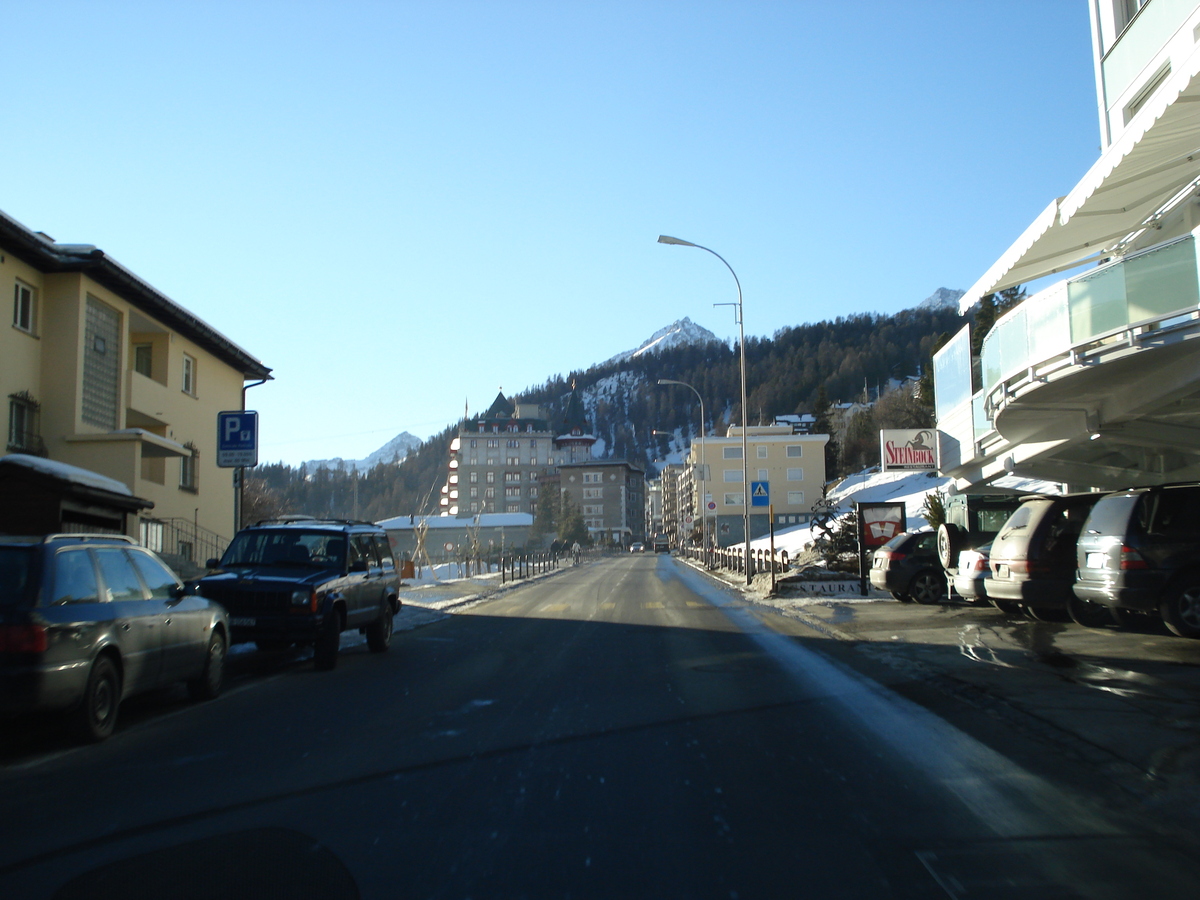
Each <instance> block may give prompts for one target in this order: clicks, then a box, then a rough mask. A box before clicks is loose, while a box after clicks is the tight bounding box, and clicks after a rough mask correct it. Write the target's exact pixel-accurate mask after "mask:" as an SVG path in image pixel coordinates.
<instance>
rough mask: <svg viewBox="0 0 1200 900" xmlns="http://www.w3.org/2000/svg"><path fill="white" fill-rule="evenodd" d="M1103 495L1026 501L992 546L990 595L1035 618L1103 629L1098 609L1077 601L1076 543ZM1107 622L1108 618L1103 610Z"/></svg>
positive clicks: (1064, 496) (1071, 495)
mask: <svg viewBox="0 0 1200 900" xmlns="http://www.w3.org/2000/svg"><path fill="white" fill-rule="evenodd" d="M1103 496H1104V494H1099V493H1090V494H1064V495H1062V496H1059V497H1047V496H1040V495H1039V496H1035V497H1026V498H1024V499H1023V501H1022V503H1021V505H1020V506H1019V507H1018V508H1017V509H1016V511H1015V512H1013V514H1012V515H1011V516H1009V518H1008V520H1007V521H1006V522H1005V523H1004V526H1003V527H1002V528H1001V529H1000V533H999V534H997V535H996V539H995V540H994V541H992V551H991V559H990V561H989V565H990V566H991V569H992V580H991V583H990V585H989V586H988V595H989V596H990V597H991V598H993V599H995V600H1002V601H1008V602H1009V603H1016V604H1019V605H1020V606H1022V607H1024V608H1025V610H1026V611H1027V612H1028V613H1029V614H1030V615H1031V616H1033V617H1034V618H1043V619H1046V618H1061V617H1063V616H1064V614H1070V615H1071V616H1072V617H1077V618H1078V619H1081V620H1083V622H1082V624H1100V623H1098V622H1097V621H1096V619H1095V617H1094V616H1093V613H1094V612H1095V609H1093V608H1088V607H1084V606H1083V605H1082V604H1080V603H1078V602H1076V600H1075V594H1074V593H1073V591H1072V590H1071V587H1072V585H1073V584H1074V583H1075V542H1076V541H1077V540H1078V539H1079V533H1080V532H1081V531H1082V530H1083V523H1084V521H1085V520H1086V519H1087V517H1088V513H1090V512H1091V511H1092V507H1093V506H1095V505H1096V503H1097V502H1098V501H1099V500H1100V499H1101V498H1102V497H1103ZM1100 612H1101V614H1103V615H1104V616H1105V617H1106V618H1110V617H1108V615H1107V613H1106V612H1105V611H1104V610H1100Z"/></svg>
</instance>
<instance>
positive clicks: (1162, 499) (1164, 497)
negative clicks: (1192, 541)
mask: <svg viewBox="0 0 1200 900" xmlns="http://www.w3.org/2000/svg"><path fill="white" fill-rule="evenodd" d="M1198 494H1200V491H1197V489H1196V488H1166V489H1165V490H1162V491H1159V492H1158V496H1157V497H1156V498H1155V499H1156V501H1157V502H1156V503H1155V504H1154V514H1153V516H1152V517H1151V519H1150V527H1149V529H1147V530H1148V531H1149V532H1150V533H1151V534H1165V535H1171V536H1172V537H1180V536H1182V535H1185V534H1195V533H1196V532H1197V531H1200V527H1197V526H1198V525H1200V523H1198V522H1197V508H1196V507H1197V504H1198V503H1200V496H1198Z"/></svg>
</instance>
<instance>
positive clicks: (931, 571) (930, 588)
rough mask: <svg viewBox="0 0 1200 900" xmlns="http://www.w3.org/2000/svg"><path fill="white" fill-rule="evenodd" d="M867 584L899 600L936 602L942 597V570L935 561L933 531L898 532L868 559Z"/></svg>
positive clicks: (935, 538) (944, 580)
mask: <svg viewBox="0 0 1200 900" xmlns="http://www.w3.org/2000/svg"><path fill="white" fill-rule="evenodd" d="M871 585H872V586H873V587H875V588H878V589H879V590H881V591H887V592H888V593H890V594H891V595H892V596H893V597H894V598H896V599H897V600H899V601H900V602H901V603H912V602H914V601H915V602H917V603H925V604H933V603H939V602H941V600H942V599H943V598H944V597H945V596H946V573H945V572H944V571H943V570H942V566H941V563H939V562H938V554H937V534H936V533H935V532H932V531H908V532H905V533H904V534H898V535H896V536H895V537H894V538H892V539H891V540H890V541H888V542H887V543H886V544H884V545H883V546H882V547H880V548H879V549H878V550H876V551H875V555H874V557H873V558H872V560H871Z"/></svg>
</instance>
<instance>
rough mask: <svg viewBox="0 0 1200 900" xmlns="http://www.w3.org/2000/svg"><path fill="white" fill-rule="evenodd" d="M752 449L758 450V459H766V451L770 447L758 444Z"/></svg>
mask: <svg viewBox="0 0 1200 900" xmlns="http://www.w3.org/2000/svg"><path fill="white" fill-rule="evenodd" d="M754 449H756V450H757V451H758V458H759V459H766V458H767V453H768V452H769V451H770V449H771V448H770V447H767V446H764V445H762V444H760V445H759V446H757V447H755V448H754Z"/></svg>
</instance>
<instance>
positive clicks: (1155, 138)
mask: <svg viewBox="0 0 1200 900" xmlns="http://www.w3.org/2000/svg"><path fill="white" fill-rule="evenodd" d="M1197 177H1200V49H1198V50H1197V51H1196V52H1194V53H1193V54H1192V55H1191V56H1190V57H1188V59H1187V61H1186V64H1185V66H1184V67H1183V68H1181V69H1179V71H1177V72H1174V73H1172V75H1171V76H1170V77H1169V78H1168V79H1167V81H1166V82H1165V83H1164V84H1163V86H1162V87H1161V88H1160V89H1159V90H1158V92H1157V93H1156V94H1155V95H1154V96H1153V97H1152V98H1151V99H1150V101H1149V102H1148V103H1147V104H1146V105H1145V106H1144V107H1143V108H1142V109H1141V110H1140V111H1139V112H1138V114H1137V115H1136V116H1135V117H1134V119H1133V121H1132V122H1131V123H1130V126H1129V128H1127V129H1126V130H1125V133H1124V134H1122V135H1121V137H1120V139H1119V140H1118V141H1117V142H1116V143H1115V144H1113V145H1112V146H1111V147H1109V148H1108V150H1107V151H1105V153H1104V155H1103V156H1101V157H1100V159H1098V160H1097V161H1096V164H1095V165H1093V166H1092V167H1091V169H1089V170H1088V172H1087V174H1086V175H1084V176H1083V178H1082V179H1081V180H1080V182H1079V184H1077V185H1076V186H1075V188H1074V189H1073V190H1072V191H1071V192H1070V193H1069V194H1067V195H1066V196H1065V197H1062V198H1060V199H1058V200H1055V201H1054V202H1053V203H1051V204H1050V205H1049V206H1048V207H1046V209H1045V210H1043V211H1042V213H1041V214H1040V215H1039V216H1038V217H1037V218H1036V219H1035V220H1034V222H1033V224H1032V225H1030V226H1029V227H1028V228H1027V229H1025V232H1024V233H1023V234H1022V235H1021V237H1019V238H1018V239H1017V240H1016V241H1015V242H1014V243H1013V245H1012V246H1011V247H1009V248H1008V250H1006V251H1005V252H1004V254H1003V255H1002V256H1001V257H1000V258H999V259H998V260H997V261H996V262H995V263H994V264H993V265H992V267H991V268H989V269H988V270H987V272H986V273H984V275H983V277H982V278H980V279H979V280H978V281H977V282H975V284H973V285H972V286H971V289H970V290H969V291H967V292H966V294H964V295H963V297H962V299H961V300H959V309H960V310H961V311H962V312H966V311H967V310H968V309H970V308H971V307H972V306H973V305H974V304H975V303H976V302H978V300H979V298H980V297H982V296H984V295H985V294H989V293H992V292H993V291H999V290H1003V289H1004V288H1008V287H1013V286H1015V285H1018V284H1025V283H1028V282H1030V281H1033V280H1035V279H1037V278H1042V277H1045V276H1047V275H1054V274H1057V273H1058V272H1062V271H1065V270H1067V269H1072V268H1075V267H1077V266H1081V265H1085V264H1087V263H1089V262H1093V261H1095V260H1098V259H1101V258H1103V257H1104V256H1106V255H1107V252H1108V251H1110V250H1111V248H1112V247H1113V245H1114V244H1116V243H1117V242H1118V241H1120V240H1121V239H1122V238H1124V237H1125V236H1127V235H1128V234H1130V233H1131V232H1133V231H1136V230H1137V229H1138V227H1139V226H1140V225H1141V224H1142V223H1143V222H1144V221H1146V220H1147V219H1148V218H1150V217H1151V216H1152V215H1154V213H1155V212H1157V211H1158V210H1159V209H1160V208H1161V207H1162V206H1163V204H1164V203H1166V202H1167V201H1168V200H1170V199H1171V197H1172V196H1174V195H1175V194H1176V193H1178V192H1179V191H1180V190H1182V189H1183V188H1185V187H1186V186H1187V185H1188V184H1189V183H1190V182H1192V181H1194V180H1195V179H1196V178H1197Z"/></svg>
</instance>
